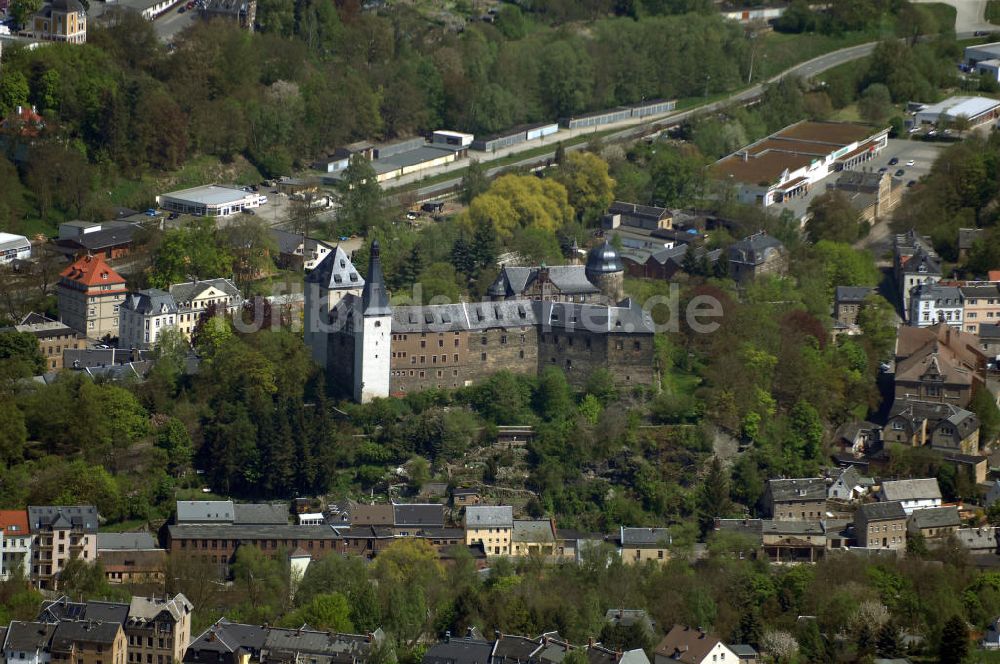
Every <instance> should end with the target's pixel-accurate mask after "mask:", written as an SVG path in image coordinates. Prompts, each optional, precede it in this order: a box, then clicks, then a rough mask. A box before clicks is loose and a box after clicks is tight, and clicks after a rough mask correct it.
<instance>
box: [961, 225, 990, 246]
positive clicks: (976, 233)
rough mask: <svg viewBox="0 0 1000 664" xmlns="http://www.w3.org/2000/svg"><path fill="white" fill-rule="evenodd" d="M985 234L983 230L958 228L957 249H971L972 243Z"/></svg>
mask: <svg viewBox="0 0 1000 664" xmlns="http://www.w3.org/2000/svg"><path fill="white" fill-rule="evenodd" d="M985 232H986V229H985V228H959V229H958V248H959V249H971V248H972V245H973V243H974V242H975V241H976V240H978V239H980V238H982V237H983V234H984V233H985Z"/></svg>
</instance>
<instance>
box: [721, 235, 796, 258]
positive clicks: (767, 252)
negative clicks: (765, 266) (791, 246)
mask: <svg viewBox="0 0 1000 664" xmlns="http://www.w3.org/2000/svg"><path fill="white" fill-rule="evenodd" d="M784 250H785V245H783V244H782V243H781V241H779V240H778V239H777V238H773V237H771V236H770V235H768V234H767V233H765V232H763V231H761V232H760V233H755V234H753V235H751V236H749V237H746V238H743V239H742V240H740V241H739V242H734V243H733V244H731V245H730V246H729V260H730V262H733V263H746V264H750V265H760V264H761V263H763V262H764V261H765V260H767V259H768V258H770V257H771V255H772V254H773V253H774V252H783V251H784Z"/></svg>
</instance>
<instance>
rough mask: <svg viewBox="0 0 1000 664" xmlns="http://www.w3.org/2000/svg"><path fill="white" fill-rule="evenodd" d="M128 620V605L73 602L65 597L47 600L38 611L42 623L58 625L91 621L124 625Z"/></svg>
mask: <svg viewBox="0 0 1000 664" xmlns="http://www.w3.org/2000/svg"><path fill="white" fill-rule="evenodd" d="M127 619H128V604H125V603H123V602H105V601H100V600H92V599H91V600H87V601H85V602H72V601H70V599H69V598H68V597H66V596H65V595H61V596H60V597H58V598H57V599H54V600H51V599H50V600H45V601H43V602H42V606H41V608H40V609H39V611H38V618H37V620H39V621H40V622H45V623H52V624H53V625H57V624H59V623H60V622H63V621H73V620H89V621H90V622H113V623H118V624H119V625H124V624H125V621H126V620H127Z"/></svg>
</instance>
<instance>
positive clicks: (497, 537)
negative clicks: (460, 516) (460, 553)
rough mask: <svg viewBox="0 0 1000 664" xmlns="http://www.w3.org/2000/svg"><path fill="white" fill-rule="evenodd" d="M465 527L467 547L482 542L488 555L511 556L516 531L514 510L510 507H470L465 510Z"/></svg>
mask: <svg viewBox="0 0 1000 664" xmlns="http://www.w3.org/2000/svg"><path fill="white" fill-rule="evenodd" d="M464 525H465V543H466V544H467V545H471V544H476V543H477V542H481V543H482V544H483V547H484V548H485V549H486V554H487V555H491V556H500V555H503V556H506V555H510V551H511V536H512V535H513V531H514V509H513V508H512V507H511V506H510V505H501V506H497V507H490V506H486V505H470V506H469V507H466V508H465V523H464Z"/></svg>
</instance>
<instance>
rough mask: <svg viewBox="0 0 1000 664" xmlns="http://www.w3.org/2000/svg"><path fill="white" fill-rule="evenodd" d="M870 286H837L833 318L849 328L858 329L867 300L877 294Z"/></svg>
mask: <svg viewBox="0 0 1000 664" xmlns="http://www.w3.org/2000/svg"><path fill="white" fill-rule="evenodd" d="M875 292H876V290H875V289H874V288H870V287H868V286H837V288H836V290H835V291H834V298H833V317H834V319H835V320H837V321H838V322H840V323H842V324H844V325H846V326H847V327H852V328H853V327H857V325H858V314H859V313H861V307H862V306H864V303H865V298H866V297H868V296H869V295H872V294H873V293H875Z"/></svg>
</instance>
